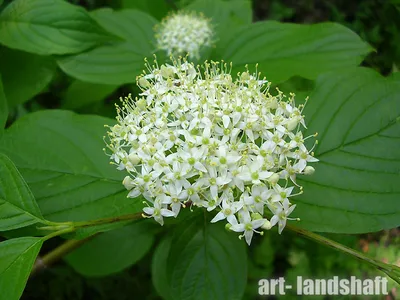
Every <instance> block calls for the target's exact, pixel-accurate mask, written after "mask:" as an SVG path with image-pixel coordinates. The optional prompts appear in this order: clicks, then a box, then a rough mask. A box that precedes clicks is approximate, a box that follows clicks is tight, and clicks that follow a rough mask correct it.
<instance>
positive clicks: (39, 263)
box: [30, 233, 98, 277]
mask: <svg viewBox="0 0 400 300" xmlns="http://www.w3.org/2000/svg"><path fill="white" fill-rule="evenodd" d="M97 235H98V233H96V234H94V235H91V236H89V237H87V238H84V239H81V240H68V241H65V242H64V243H62V244H61V245H60V246H58V247H57V248H55V249H53V250H52V251H50V252H49V253H47V254H45V255H44V256H42V257H40V256H39V257H38V258H37V259H36V261H35V264H34V265H33V268H32V271H31V274H30V277H32V276H34V275H36V274H37V273H39V272H41V271H43V270H45V269H47V268H48V267H49V266H51V265H53V264H54V263H56V262H57V261H59V260H60V259H62V258H63V257H64V256H66V255H67V254H68V253H70V252H72V251H73V250H75V249H77V248H79V247H80V246H82V245H83V244H84V243H86V242H87V241H90V240H91V239H93V238H94V237H95V236H97Z"/></svg>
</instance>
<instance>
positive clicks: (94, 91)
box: [62, 80, 118, 109]
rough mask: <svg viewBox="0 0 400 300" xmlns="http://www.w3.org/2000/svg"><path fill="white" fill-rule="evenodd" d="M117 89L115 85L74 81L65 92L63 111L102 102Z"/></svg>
mask: <svg viewBox="0 0 400 300" xmlns="http://www.w3.org/2000/svg"><path fill="white" fill-rule="evenodd" d="M117 88H118V86H116V85H109V84H95V83H90V82H84V81H80V80H75V81H74V82H73V83H72V84H71V85H70V86H69V87H68V89H67V91H66V94H65V96H64V102H63V105H62V107H63V108H65V109H77V108H80V107H82V106H85V105H89V104H92V103H95V102H99V101H102V100H104V99H105V98H106V97H107V96H109V95H110V94H112V93H113V92H114V91H115V90H116V89H117Z"/></svg>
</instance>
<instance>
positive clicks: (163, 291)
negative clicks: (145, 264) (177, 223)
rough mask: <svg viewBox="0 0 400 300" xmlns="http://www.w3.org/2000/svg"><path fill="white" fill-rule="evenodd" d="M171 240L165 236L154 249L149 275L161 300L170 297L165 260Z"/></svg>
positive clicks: (167, 299)
mask: <svg viewBox="0 0 400 300" xmlns="http://www.w3.org/2000/svg"><path fill="white" fill-rule="evenodd" d="M171 243H172V238H171V236H166V237H165V238H164V239H163V240H162V241H161V242H160V244H159V245H158V247H157V248H156V250H155V252H154V255H153V261H152V265H151V274H152V281H153V285H154V287H155V288H156V290H157V293H158V294H159V295H161V296H162V297H163V299H166V300H169V299H172V297H171V288H170V286H169V284H168V274H167V259H168V255H169V252H170V249H171Z"/></svg>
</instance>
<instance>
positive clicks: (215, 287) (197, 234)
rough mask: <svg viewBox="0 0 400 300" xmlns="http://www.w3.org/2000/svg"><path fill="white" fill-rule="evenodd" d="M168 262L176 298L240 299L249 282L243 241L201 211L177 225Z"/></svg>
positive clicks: (168, 273) (168, 270)
mask: <svg viewBox="0 0 400 300" xmlns="http://www.w3.org/2000/svg"><path fill="white" fill-rule="evenodd" d="M166 266H167V276H168V282H169V285H170V291H171V295H174V296H173V298H174V299H193V300H195V299H199V300H200V299H201V300H202V299H241V297H242V296H243V293H244V290H245V287H246V283H247V255H246V250H245V243H244V241H240V240H239V239H238V237H237V235H236V234H234V233H232V232H228V231H226V230H225V229H224V226H222V224H210V223H209V221H205V220H204V217H203V216H201V215H200V218H197V219H195V220H193V219H189V220H188V221H186V222H182V223H181V225H180V226H179V227H178V228H177V229H176V231H175V232H174V235H173V239H172V242H171V248H170V251H169V254H168V259H167V264H166Z"/></svg>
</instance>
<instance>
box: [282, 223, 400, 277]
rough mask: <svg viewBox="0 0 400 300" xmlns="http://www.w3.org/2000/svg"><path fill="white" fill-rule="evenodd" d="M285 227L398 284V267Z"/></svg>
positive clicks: (315, 235)
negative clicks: (366, 264)
mask: <svg viewBox="0 0 400 300" xmlns="http://www.w3.org/2000/svg"><path fill="white" fill-rule="evenodd" d="M286 227H287V228H288V229H289V230H291V231H294V232H296V233H298V234H300V235H302V236H304V237H306V238H308V239H311V240H313V241H316V242H318V243H320V244H322V245H325V246H328V247H330V248H333V249H336V250H339V251H341V252H344V253H346V254H348V255H351V256H353V257H355V258H357V259H359V260H361V261H364V262H367V263H368V264H370V265H372V266H374V267H375V268H377V269H378V270H380V271H382V272H384V273H385V274H386V275H388V276H389V277H390V278H392V279H393V280H394V281H396V282H397V283H398V284H400V268H399V267H397V266H395V265H392V264H386V263H384V262H380V261H378V260H376V259H373V258H371V257H368V256H366V255H364V254H363V253H361V252H359V251H356V250H354V249H351V248H349V247H347V246H344V245H342V244H340V243H337V242H335V241H333V240H331V239H328V238H326V237H324V236H321V235H319V234H316V233H313V232H311V231H308V230H304V229H300V228H297V227H294V226H291V225H286Z"/></svg>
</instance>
